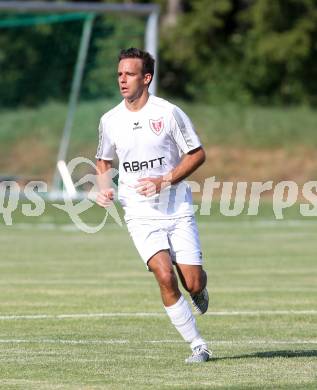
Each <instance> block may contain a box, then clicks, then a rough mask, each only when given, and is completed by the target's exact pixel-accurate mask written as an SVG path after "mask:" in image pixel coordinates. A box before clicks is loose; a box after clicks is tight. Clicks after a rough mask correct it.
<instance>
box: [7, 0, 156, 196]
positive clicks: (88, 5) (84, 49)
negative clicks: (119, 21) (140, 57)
mask: <svg viewBox="0 0 317 390" xmlns="http://www.w3.org/2000/svg"><path fill="white" fill-rule="evenodd" d="M159 12H160V8H159V6H158V5H156V4H133V3H129V4H110V3H93V2H80V3H75V2H38V1H27V2H25V1H10V2H8V1H0V14H1V13H5V15H6V17H5V18H4V19H1V20H0V28H1V27H2V28H9V27H14V24H17V23H20V25H23V26H24V27H25V26H28V25H29V26H31V25H35V24H36V23H38V24H41V23H42V24H45V23H55V22H58V21H61V20H62V19H64V21H67V20H76V19H77V20H79V21H80V20H81V21H82V23H83V24H82V32H81V38H80V41H79V45H78V51H77V60H76V62H75V65H74V68H73V76H72V81H71V83H70V89H69V98H68V108H67V112H66V117H65V121H64V127H63V131H62V136H61V138H60V145H59V150H58V153H57V158H56V164H55V173H54V177H53V180H52V185H51V189H52V190H53V191H55V192H57V191H59V190H60V188H61V184H63V185H64V188H66V186H67V188H69V177H67V180H68V183H67V185H66V184H65V179H64V177H63V175H61V169H60V167H61V166H62V167H63V171H65V162H66V160H67V154H68V149H69V144H70V139H71V133H72V129H73V126H74V117H75V113H76V109H77V105H78V101H79V96H80V91H81V87H82V81H83V75H84V72H85V66H86V63H87V57H88V56H89V52H88V51H89V48H90V44H91V35H92V30H93V27H94V23H95V20H96V17H97V16H100V15H111V14H117V15H120V16H121V15H125V14H127V15H136V16H142V17H145V18H146V23H145V27H144V48H145V50H147V51H148V52H149V53H151V54H152V55H153V57H154V58H155V60H156V64H157V65H158V18H159ZM16 16H18V20H17V18H16ZM10 24H11V25H10ZM156 89H157V72H156V73H155V76H154V79H153V82H152V83H151V86H150V92H151V93H153V94H155V92H156ZM64 176H65V175H64ZM66 176H67V175H66ZM66 176H65V177H66Z"/></svg>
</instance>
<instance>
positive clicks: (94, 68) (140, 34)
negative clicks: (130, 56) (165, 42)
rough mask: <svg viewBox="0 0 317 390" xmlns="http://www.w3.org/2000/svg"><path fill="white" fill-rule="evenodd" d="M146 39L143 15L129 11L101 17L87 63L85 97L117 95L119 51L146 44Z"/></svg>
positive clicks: (98, 20)
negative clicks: (144, 42) (125, 13)
mask: <svg viewBox="0 0 317 390" xmlns="http://www.w3.org/2000/svg"><path fill="white" fill-rule="evenodd" d="M143 41H144V20H143V19H142V18H137V17H132V16H127V15H125V16H124V17H123V16H119V17H118V16H111V15H107V16H105V17H101V16H100V17H98V18H97V19H96V21H95V24H94V33H93V37H92V41H91V49H90V52H89V56H88V63H87V66H86V78H85V80H84V85H83V97H85V98H98V97H101V96H104V97H110V98H114V97H118V95H119V90H118V85H117V58H118V54H119V52H120V50H121V49H124V48H127V47H132V46H134V47H143Z"/></svg>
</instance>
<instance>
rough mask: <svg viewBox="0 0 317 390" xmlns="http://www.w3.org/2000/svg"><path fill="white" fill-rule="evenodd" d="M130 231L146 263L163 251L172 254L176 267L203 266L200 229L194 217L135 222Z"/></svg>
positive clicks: (132, 223)
mask: <svg viewBox="0 0 317 390" xmlns="http://www.w3.org/2000/svg"><path fill="white" fill-rule="evenodd" d="M127 227H128V230H129V233H130V235H131V237H132V240H133V242H134V245H135V246H136V249H137V250H138V252H139V254H140V256H141V258H142V259H143V261H144V263H145V264H146V265H147V263H148V261H149V260H150V258H151V257H152V256H153V255H155V253H157V252H159V251H161V250H169V252H170V255H171V258H172V261H173V263H174V264H175V263H179V264H190V265H202V263H203V261H202V253H201V246H200V241H199V235H198V228H197V224H196V221H195V219H194V217H192V216H190V217H181V218H175V219H166V220H165V219H133V220H129V221H127Z"/></svg>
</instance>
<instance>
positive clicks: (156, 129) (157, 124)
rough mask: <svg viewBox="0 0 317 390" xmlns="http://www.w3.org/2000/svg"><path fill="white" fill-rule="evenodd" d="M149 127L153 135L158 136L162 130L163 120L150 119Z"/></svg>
mask: <svg viewBox="0 0 317 390" xmlns="http://www.w3.org/2000/svg"><path fill="white" fill-rule="evenodd" d="M150 127H151V130H152V131H153V133H154V134H156V135H160V134H161V133H162V131H163V129H164V121H163V118H160V119H150Z"/></svg>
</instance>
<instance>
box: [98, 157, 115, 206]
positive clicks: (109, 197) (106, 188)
mask: <svg viewBox="0 0 317 390" xmlns="http://www.w3.org/2000/svg"><path fill="white" fill-rule="evenodd" d="M96 166H97V172H96V173H97V185H98V189H99V192H98V195H97V198H96V202H97V204H98V205H99V206H101V207H108V206H109V205H110V204H111V202H112V201H113V198H114V189H113V188H112V180H111V179H112V178H111V173H110V170H111V168H112V161H111V160H101V159H98V160H97V163H96Z"/></svg>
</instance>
